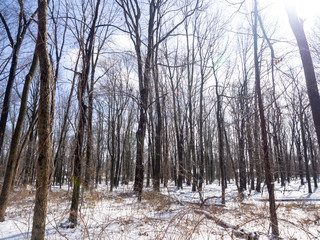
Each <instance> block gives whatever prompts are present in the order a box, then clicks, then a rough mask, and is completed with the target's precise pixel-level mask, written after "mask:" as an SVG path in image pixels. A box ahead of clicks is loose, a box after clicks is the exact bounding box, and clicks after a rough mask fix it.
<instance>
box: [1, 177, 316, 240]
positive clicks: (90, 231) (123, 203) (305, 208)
mask: <svg viewBox="0 0 320 240" xmlns="http://www.w3.org/2000/svg"><path fill="white" fill-rule="evenodd" d="M34 191H35V189H30V188H15V189H14V191H13V192H12V194H11V199H10V204H9V207H8V209H7V215H6V221H4V222H2V223H0V239H1V240H2V239H9V240H13V239H30V237H31V228H32V216H33V207H34V203H33V200H34ZM71 195H72V191H71V190H70V189H68V187H67V186H63V187H62V188H61V189H60V188H59V187H52V188H51V190H50V193H49V204H48V215H47V223H46V239H110V240H118V239H175V240H178V239H181V240H184V239H210V240H211V239H241V238H244V239H246V238H247V239H248V238H249V237H248V236H249V235H250V236H251V237H252V239H270V232H271V229H270V223H269V207H268V206H269V204H268V201H267V198H268V193H267V189H266V186H264V187H263V191H262V193H256V192H254V193H253V192H251V194H250V193H249V192H248V193H247V195H246V196H245V197H244V199H243V200H242V201H240V199H239V198H238V196H237V190H236V187H235V186H234V184H228V188H227V189H226V205H225V206H223V205H221V204H220V201H221V198H220V197H221V190H220V186H219V184H218V182H215V183H214V184H211V185H206V186H205V187H204V189H203V191H202V192H201V194H199V192H195V193H193V192H192V191H191V187H189V186H184V188H183V189H182V190H177V189H176V188H175V187H174V185H173V184H172V185H170V186H169V187H168V188H166V189H161V193H155V192H153V191H152V190H151V189H145V191H144V193H143V195H142V201H141V203H139V202H138V201H137V197H136V195H135V194H134V193H133V192H132V185H130V184H129V185H123V186H119V187H118V188H117V189H115V190H114V191H113V192H110V191H108V189H107V188H106V186H105V185H103V184H101V185H100V186H98V188H97V189H95V190H94V191H92V192H84V193H83V194H82V197H81V198H82V201H81V206H80V211H79V224H78V226H77V227H76V228H73V229H71V228H64V227H62V226H63V225H64V224H65V223H66V221H67V219H68V216H69V209H70V203H71ZM201 199H202V201H201ZM276 200H277V213H278V221H279V228H280V235H281V237H283V239H320V189H314V193H312V194H308V191H307V185H303V186H300V184H299V181H296V182H292V183H290V184H288V185H287V186H286V187H280V185H276ZM203 201H204V204H202V205H201V202H203ZM200 205H201V206H200Z"/></svg>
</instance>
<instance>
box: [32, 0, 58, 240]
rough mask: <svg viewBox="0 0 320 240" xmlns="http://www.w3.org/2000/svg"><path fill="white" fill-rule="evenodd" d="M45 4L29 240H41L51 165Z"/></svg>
mask: <svg viewBox="0 0 320 240" xmlns="http://www.w3.org/2000/svg"><path fill="white" fill-rule="evenodd" d="M47 8H48V2H47V0H38V38H37V54H38V57H39V62H40V100H39V112H38V131H39V143H38V144H39V146H38V152H39V158H38V164H37V183H36V189H37V190H36V197H35V206H34V215H33V224H32V235H31V239H32V240H36V239H37V240H38V239H39V240H40V239H44V236H45V226H46V216H47V201H48V187H49V166H50V162H51V153H52V150H51V148H52V146H51V131H50V122H51V116H50V109H51V84H52V81H53V73H52V66H51V62H50V58H49V54H48V48H47V41H48V32H47Z"/></svg>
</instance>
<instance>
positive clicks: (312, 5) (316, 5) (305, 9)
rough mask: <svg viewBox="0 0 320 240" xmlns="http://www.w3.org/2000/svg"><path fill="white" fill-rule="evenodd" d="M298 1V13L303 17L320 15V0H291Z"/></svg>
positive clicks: (308, 17) (312, 17)
mask: <svg viewBox="0 0 320 240" xmlns="http://www.w3.org/2000/svg"><path fill="white" fill-rule="evenodd" d="M291 1H293V2H295V3H296V6H297V13H298V15H299V17H300V18H302V19H310V18H311V19H314V18H316V17H320V0H291Z"/></svg>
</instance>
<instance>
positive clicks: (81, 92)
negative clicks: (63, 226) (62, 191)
mask: <svg viewBox="0 0 320 240" xmlns="http://www.w3.org/2000/svg"><path fill="white" fill-rule="evenodd" d="M99 6H100V0H98V1H97V3H96V6H95V13H94V17H93V21H92V25H91V28H90V32H89V35H88V39H87V45H86V47H87V48H86V51H85V55H84V56H83V58H84V62H83V69H82V73H81V75H80V77H79V85H78V101H79V109H80V112H79V125H78V132H77V139H76V148H75V152H74V172H73V180H74V187H73V193H72V202H71V208H70V216H69V221H70V227H75V226H76V225H77V218H78V208H79V194H80V183H81V171H82V164H81V160H82V148H83V140H84V131H85V125H86V119H87V116H86V112H87V106H86V103H85V92H86V89H87V84H88V78H89V71H90V62H91V61H90V60H91V57H92V52H93V51H92V49H93V42H94V37H95V26H96V22H97V19H98V13H99Z"/></svg>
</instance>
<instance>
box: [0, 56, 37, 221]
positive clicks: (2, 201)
mask: <svg viewBox="0 0 320 240" xmlns="http://www.w3.org/2000/svg"><path fill="white" fill-rule="evenodd" d="M37 66H38V55H37V53H36V52H35V53H34V55H33V60H32V64H31V67H30V70H29V73H28V75H27V76H26V79H25V83H24V87H23V91H22V98H21V106H20V111H19V117H18V121H17V124H16V128H15V129H14V133H13V136H12V141H11V145H10V153H9V159H8V163H7V168H6V173H5V177H4V182H3V185H2V190H1V195H0V222H2V221H4V215H5V211H6V208H7V203H8V199H9V195H10V190H11V186H12V183H13V180H14V170H15V166H16V162H17V157H18V148H19V141H20V136H21V132H22V127H23V123H24V119H25V115H26V112H27V105H28V95H29V90H30V86H31V82H32V79H33V76H34V74H35V72H36V69H37Z"/></svg>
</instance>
